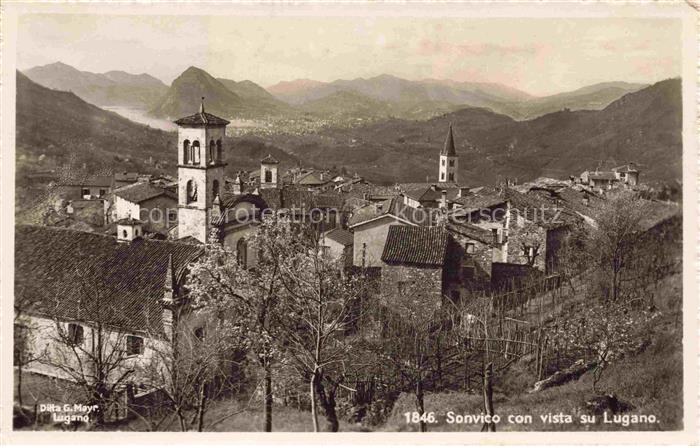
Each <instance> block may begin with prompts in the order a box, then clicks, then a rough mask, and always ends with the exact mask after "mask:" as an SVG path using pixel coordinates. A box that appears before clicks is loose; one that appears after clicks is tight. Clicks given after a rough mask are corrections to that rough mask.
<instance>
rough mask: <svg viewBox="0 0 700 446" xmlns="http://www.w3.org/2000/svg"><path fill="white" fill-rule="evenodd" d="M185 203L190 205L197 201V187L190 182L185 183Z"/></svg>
mask: <svg viewBox="0 0 700 446" xmlns="http://www.w3.org/2000/svg"><path fill="white" fill-rule="evenodd" d="M186 192H187V202H188V203H192V202H194V201H197V185H196V184H195V183H194V182H193V181H192V180H189V181H188V182H187V191H186Z"/></svg>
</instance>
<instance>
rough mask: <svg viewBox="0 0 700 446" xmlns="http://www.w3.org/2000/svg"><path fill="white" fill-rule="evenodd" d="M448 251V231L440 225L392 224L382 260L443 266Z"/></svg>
mask: <svg viewBox="0 0 700 446" xmlns="http://www.w3.org/2000/svg"><path fill="white" fill-rule="evenodd" d="M446 252H447V231H446V230H445V229H444V228H443V227H440V226H433V227H419V226H404V225H392V226H390V227H389V234H388V235H387V238H386V244H385V245H384V252H382V261H384V262H386V263H403V264H410V265H425V266H441V265H443V264H444V263H445V254H446Z"/></svg>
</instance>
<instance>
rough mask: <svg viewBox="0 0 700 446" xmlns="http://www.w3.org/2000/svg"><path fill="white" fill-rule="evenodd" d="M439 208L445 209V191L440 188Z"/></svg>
mask: <svg viewBox="0 0 700 446" xmlns="http://www.w3.org/2000/svg"><path fill="white" fill-rule="evenodd" d="M440 208H441V209H447V191H446V190H445V189H443V190H442V195H441V196H440Z"/></svg>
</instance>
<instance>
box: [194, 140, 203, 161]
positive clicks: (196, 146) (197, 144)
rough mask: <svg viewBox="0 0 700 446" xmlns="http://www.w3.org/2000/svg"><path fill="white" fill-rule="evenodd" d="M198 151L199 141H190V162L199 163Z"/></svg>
mask: <svg viewBox="0 0 700 446" xmlns="http://www.w3.org/2000/svg"><path fill="white" fill-rule="evenodd" d="M200 155H201V154H200V152H199V141H195V142H193V143H192V162H193V163H194V164H199V160H200Z"/></svg>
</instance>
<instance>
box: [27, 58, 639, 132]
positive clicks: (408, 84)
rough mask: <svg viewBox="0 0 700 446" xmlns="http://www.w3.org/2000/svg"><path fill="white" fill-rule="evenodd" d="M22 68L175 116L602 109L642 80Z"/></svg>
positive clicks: (53, 83) (104, 98)
mask: <svg viewBox="0 0 700 446" xmlns="http://www.w3.org/2000/svg"><path fill="white" fill-rule="evenodd" d="M25 74H26V75H27V77H29V78H30V79H32V80H34V81H35V82H37V83H39V84H41V85H44V86H46V87H49V88H53V89H58V90H63V91H72V92H74V93H75V94H76V95H78V96H79V97H81V98H82V99H84V100H86V101H87V102H90V103H93V104H96V105H100V106H123V105H126V106H134V107H140V108H144V109H147V110H149V112H150V114H151V115H152V116H154V117H159V118H167V119H176V118H179V117H181V116H185V115H187V114H190V113H192V111H193V110H196V109H197V108H198V106H199V103H200V101H201V98H202V97H205V98H206V101H207V104H208V107H207V108H208V109H209V110H210V111H212V112H213V113H217V114H220V115H221V116H223V117H226V118H229V119H238V118H243V119H267V118H283V119H300V118H302V119H309V118H311V119H327V118H329V117H331V118H334V119H341V120H356V119H361V120H365V119H372V120H378V119H385V118H405V119H428V118H432V117H435V116H439V115H440V114H444V113H449V112H452V111H456V110H458V109H460V108H465V107H483V108H488V109H490V110H492V111H494V112H496V113H501V114H505V115H508V116H510V117H512V118H514V119H517V120H526V119H531V118H533V117H537V116H542V115H544V114H547V113H552V112H555V111H559V110H563V109H567V108H568V109H570V110H599V109H602V108H604V107H605V106H607V105H608V104H610V103H611V102H613V101H614V100H616V99H619V98H620V97H621V96H622V95H624V94H626V93H628V92H632V91H636V90H639V89H641V88H643V87H644V85H642V84H630V83H625V82H609V83H601V84H595V85H591V86H587V87H584V88H581V89H578V90H575V91H571V92H565V93H560V94H556V95H551V96H546V97H533V96H531V95H529V94H527V93H525V92H523V91H520V90H517V89H515V88H511V87H507V86H504V85H501V84H496V83H479V82H456V81H452V80H439V79H425V80H420V81H411V80H406V79H401V78H398V77H395V76H391V75H387V74H383V75H380V76H375V77H371V78H367V79H365V78H357V79H351V80H343V79H339V80H336V81H333V82H319V81H313V80H309V79H300V80H295V81H288V82H280V83H278V84H276V85H273V86H270V87H268V88H267V89H265V88H263V87H261V86H260V85H258V84H256V83H254V82H252V81H250V80H241V81H234V80H230V79H226V78H215V77H214V76H211V75H210V74H209V73H207V72H206V71H204V70H202V69H200V68H196V67H189V68H187V69H186V70H185V71H184V72H183V73H181V74H180V76H178V77H177V78H176V79H175V80H174V81H173V82H172V84H171V85H170V86H166V85H165V84H163V83H162V82H161V81H159V80H158V79H156V78H154V77H152V76H149V75H147V74H141V75H132V74H128V73H125V72H121V71H110V72H107V73H102V74H96V73H90V72H85V71H80V70H77V69H75V68H73V67H70V66H68V65H66V64H63V63H60V62H58V63H54V64H50V65H45V66H41V67H35V68H31V69H29V70H26V71H25Z"/></svg>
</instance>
